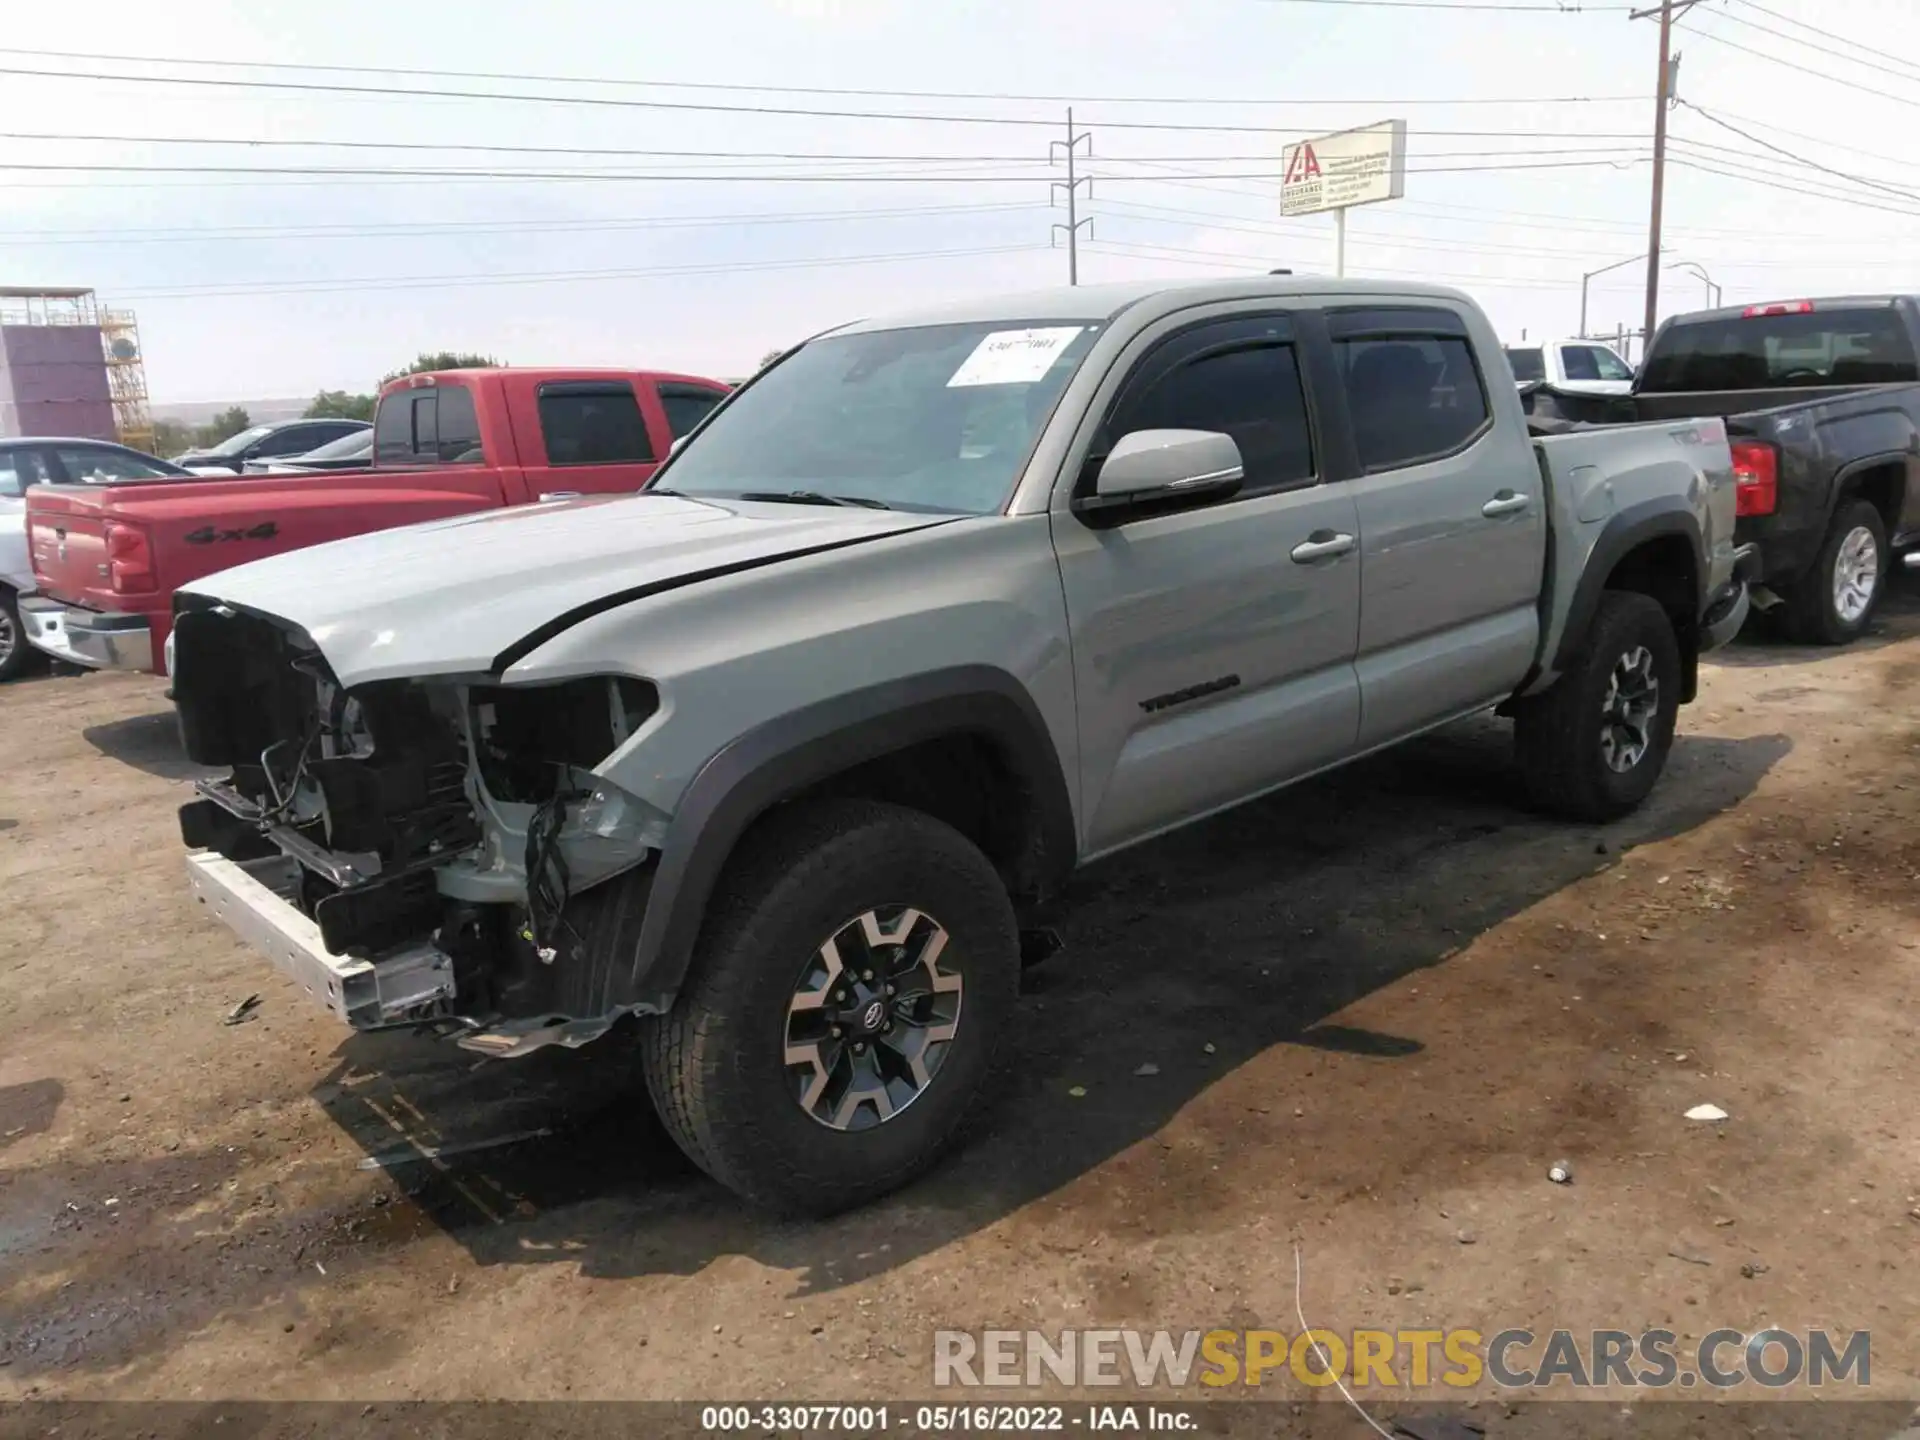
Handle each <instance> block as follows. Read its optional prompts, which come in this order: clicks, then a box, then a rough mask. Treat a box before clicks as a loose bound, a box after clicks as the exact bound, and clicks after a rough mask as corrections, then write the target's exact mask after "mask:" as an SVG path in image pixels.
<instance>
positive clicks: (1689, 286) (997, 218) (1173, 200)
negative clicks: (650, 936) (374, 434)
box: [0, 0, 1920, 404]
mask: <svg viewBox="0 0 1920 1440" xmlns="http://www.w3.org/2000/svg"><path fill="white" fill-rule="evenodd" d="M1646 3H1657V0H1646ZM0 47H3V48H0V193H3V194H4V203H0V285H42V284H44V285H86V286H92V287H93V288H94V289H96V290H97V291H98V292H99V294H100V296H101V298H102V300H103V301H104V302H106V303H108V304H110V305H113V306H115V307H117V308H130V309H132V310H134V311H135V312H136V313H137V315H138V318H139V324H140V332H141V339H142V344H143V348H144V351H145V357H146V369H147V378H148V385H149V389H150V392H151V394H152V396H153V399H154V401H155V402H156V403H157V404H168V403H176V404H177V403H187V402H206V401H230V400H238V401H242V402H244V401H245V400H247V399H251V398H268V397H283V396H292V395H305V394H310V393H313V392H315V391H318V390H320V389H323V388H324V389H346V390H352V391H365V390H370V389H372V388H373V387H374V385H375V384H376V383H377V381H378V378H379V376H380V375H381V374H383V373H384V372H386V371H389V370H392V369H395V368H397V367H398V366H400V365H401V364H403V363H405V362H406V361H408V360H410V359H411V358H412V357H413V356H414V355H415V354H416V353H418V352H421V351H428V350H443V349H456V350H471V351H479V352H482V353H486V354H491V355H495V356H497V357H499V358H500V359H502V360H504V361H506V362H508V363H512V364H579V365H590V364H591V365H624V366H634V367H639V368H666V369H675V370H681V371H688V372H692V373H696V374H706V375H715V376H721V377H732V376H738V375H742V374H745V373H749V372H751V370H752V369H753V368H754V367H755V365H756V363H757V362H758V360H759V358H760V357H761V355H763V354H764V353H765V352H766V351H768V350H769V349H771V348H774V347H778V346H784V345H788V344H791V343H794V342H795V341H798V340H800V339H803V338H805V337H806V336H807V335H810V334H813V333H815V332H817V331H819V330H821V329H824V328H826V327H828V326H831V325H834V324H836V323H839V322H842V321H846V320H850V319H854V318H858V317H862V316H868V315H874V314H881V313H885V312H886V311H888V310H892V309H901V308H908V307H918V306H920V305H923V304H925V303H928V302H932V301H938V300H942V299H946V298H950V297H954V296H960V295H972V294H987V293H992V292H994V291H1007V290H1023V289H1031V288H1035V287H1039V286H1044V285H1051V284H1058V283H1063V282H1064V281H1065V280H1066V279H1067V275H1068V255H1067V252H1066V249H1065V247H1064V244H1063V241H1062V236H1061V234H1060V232H1059V231H1058V230H1056V229H1055V227H1056V226H1058V225H1060V224H1062V223H1063V222H1064V221H1065V219H1066V215H1065V212H1064V210H1063V209H1062V208H1061V207H1060V202H1061V201H1062V200H1063V199H1064V196H1063V193H1062V191H1061V189H1060V188H1058V185H1057V182H1060V181H1063V180H1064V178H1065V166H1064V164H1063V163H1062V161H1063V157H1062V155H1061V153H1060V152H1061V150H1062V149H1063V148H1064V147H1063V146H1062V145H1060V144H1058V143H1056V142H1061V141H1064V140H1065V139H1066V137H1067V135H1068V133H1069V131H1068V109H1069V107H1071V109H1072V115H1073V122H1074V126H1075V131H1074V133H1076V134H1082V133H1083V134H1084V135H1085V136H1086V138H1085V139H1083V140H1081V141H1080V142H1079V144H1078V146H1077V147H1076V156H1077V158H1076V173H1078V174H1079V175H1081V176H1083V177H1086V176H1090V177H1091V181H1090V184H1089V185H1088V186H1084V187H1082V188H1081V190H1080V191H1079V192H1078V196H1077V199H1078V203H1079V206H1080V212H1079V213H1080V214H1081V215H1082V216H1083V217H1086V216H1090V217H1091V220H1092V223H1091V225H1090V226H1089V227H1087V228H1086V229H1085V230H1083V231H1082V233H1081V236H1080V247H1079V249H1080V253H1079V272H1080V278H1081V280H1082V281H1083V282H1097V281H1103V280H1122V279H1136V278H1149V277H1155V278H1157V277H1164V278H1167V279H1169V280H1182V279H1184V280H1202V279H1206V278H1211V277H1225V276H1231V275H1233V274H1235V273H1243V274H1247V273H1250V274H1258V273H1261V272H1264V271H1266V270H1269V269H1272V268H1275V267H1278V266H1288V267H1291V268H1292V269H1294V270H1295V271H1296V272H1299V273H1329V274H1330V273H1332V268H1333V220H1332V217H1330V216H1318V217H1308V218H1304V219H1294V220H1287V221H1282V220H1281V219H1280V214H1279V174H1280V154H1281V150H1282V148H1283V147H1284V146H1285V145H1286V144H1288V143H1290V142H1292V141H1295V140H1298V139H1301V138H1303V137H1306V136H1309V135H1313V134H1318V133H1324V132H1328V131H1333V130H1338V129H1342V128H1346V127H1350V126H1355V125H1364V124H1371V123H1374V122H1377V121H1381V120H1387V119H1404V120H1405V121H1406V122H1407V126H1408V136H1409V142H1408V162H1407V168H1408V175H1407V182H1406V193H1405V196H1404V198H1402V199H1400V200H1396V201H1390V202H1386V203H1382V204H1379V205H1374V206H1369V207H1365V208H1360V209H1355V210H1353V211H1352V212H1350V217H1349V221H1348V241H1347V269H1348V273H1349V274H1350V275H1378V276H1382V277H1390V278H1394V279H1423V280H1436V281H1440V282H1443V283H1447V284H1452V285H1457V286H1458V287H1460V288H1461V289H1463V290H1465V291H1467V292H1468V293H1469V294H1471V295H1473V296H1474V297H1475V298H1476V299H1477V300H1479V301H1480V302H1481V304H1483V305H1484V306H1485V307H1486V308H1487V310H1488V312H1489V314H1490V315H1491V316H1492V318H1493V321H1494V324H1495V326H1496V327H1497V328H1498V330H1499V331H1500V333H1501V334H1502V336H1503V337H1504V338H1505V339H1507V340H1508V341H1509V342H1515V341H1518V340H1520V339H1521V338H1522V336H1523V335H1524V336H1526V337H1528V338H1532V339H1535V340H1538V339H1540V338H1542V337H1546V336H1549V335H1564V334H1572V333H1575V332H1576V331H1577V329H1578V327H1579V323H1580V298H1581V279H1582V275H1583V274H1584V273H1586V272H1592V271H1596V270H1599V269H1601V267H1604V266H1608V265H1611V264H1613V263H1614V262H1619V261H1627V262H1632V263H1628V264H1626V265H1623V266H1621V267H1620V268H1617V269H1614V270H1612V271H1611V272H1609V273H1605V274H1601V275H1597V276H1595V277H1594V278H1593V279H1592V281H1591V283H1590V287H1589V299H1588V330H1589V332H1590V333H1595V332H1605V333H1611V332H1613V330H1614V329H1615V327H1616V326H1626V327H1632V326H1635V325H1637V324H1638V323H1639V320H1640V316H1641V313H1642V310H1643V307H1644V298H1643V297H1644V284H1645V268H1646V267H1645V262H1644V258H1640V259H1638V260H1636V259H1635V257H1636V256H1639V257H1644V254H1645V252H1646V250H1647V239H1648V231H1647V222H1648V206H1649V196H1650V188H1651V165H1650V163H1649V162H1650V158H1651V154H1652V139H1651V136H1652V128H1653V121H1654V111H1655V102H1654V98H1653V96H1654V86H1655V80H1656V75H1657V69H1658V66H1657V56H1658V27H1657V25H1656V24H1654V23H1652V22H1649V21H1647V20H1635V19H1632V18H1630V16H1629V14H1628V13H1627V8H1626V6H1625V5H1623V4H1613V3H1595V4H1585V3H1584V0H1583V3H1582V4H1581V5H1580V6H1578V7H1577V8H1576V7H1574V6H1572V5H1571V4H1564V3H1563V4H1556V3H1555V0H1478V3H1468V0H1179V3H1169V0H1100V3H1097V4H1096V3H1093V0H706V3H704V4H700V5H663V4H658V3H652V4H647V3H642V4H635V5H627V6H612V5H607V4H605V3H602V0H592V3H589V0H543V3H542V4H540V5H538V6H529V5H525V4H522V3H511V4H510V3H507V0H459V3H452V0H412V3H410V4H408V5H406V6H405V7H397V6H394V5H391V4H374V3H371V0H335V3H333V4H331V5H328V6H325V7H315V6H309V5H294V4H291V3H287V0H170V3H169V4H167V5H165V6H156V5H153V4H151V3H149V0H140V3H132V0H95V3H94V4H91V5H88V6H85V7H75V8H73V9H68V8H66V7H64V6H59V5H40V6H28V5H25V4H24V3H17V4H15V5H14V6H11V7H9V13H8V23H7V25H6V27H5V30H4V32H0ZM1674 48H1675V49H1676V50H1677V51H1678V52H1679V53H1680V56H1681V59H1680V65H1679V73H1678V94H1679V97H1680V100H1681V102H1682V103H1681V104H1680V105H1679V106H1678V107H1676V108H1675V109H1674V110H1672V111H1671V112H1670V127H1671V134H1672V137H1673V143H1672V149H1671V151H1670V164H1669V169H1668V176H1667V187H1666V228H1665V234H1664V237H1663V238H1664V245H1663V253H1662V264H1663V269H1662V274H1661V313H1662V314H1663V315H1665V314H1668V313H1671V312H1673V311H1675V310H1682V309H1692V308H1698V307H1700V306H1702V305H1703V304H1704V303H1706V300H1707V296H1708V289H1707V280H1706V279H1703V278H1702V277H1701V276H1700V275H1699V273H1698V272H1697V270H1696V269H1695V268H1693V267H1701V268H1704V269H1705V271H1706V272H1707V275H1708V276H1709V277H1711V280H1712V282H1713V283H1715V284H1717V285H1718V286H1719V287H1721V289H1722V291H1723V292H1724V300H1725V303H1729V304H1731V303H1736V302H1745V301H1758V300H1765V299H1774V298H1797V297H1799V296H1803V295H1820V294H1842V293H1848V292H1850V291H1884V290H1888V289H1900V288H1906V289H1913V288H1916V282H1920V155H1916V154H1915V153H1914V152H1912V151H1910V150H1908V149H1907V143H1906V140H1905V137H1907V136H1909V135H1911V134H1912V133H1913V129H1914V126H1915V125H1916V123H1920V5H1914V4H1913V3H1912V0H1822V3H1814V0H1701V3H1699V4H1697V5H1696V6H1695V7H1694V8H1693V9H1692V11H1691V12H1690V13H1689V14H1687V15H1686V16H1685V17H1683V18H1682V19H1681V20H1680V21H1679V22H1677V24H1676V28H1675V31H1674ZM378 67H395V68H389V69H380V68H378ZM401 72H413V73H401ZM422 72H430V73H422ZM183 81H192V82H194V83H181V82H183ZM369 91H371V92H374V93H367V92H369ZM394 92H401V93H394ZM419 92H439V93H424V94H423V93H419ZM447 92H462V93H460V94H457V95H455V94H449V93H447ZM511 96H518V97H530V98H518V99H513V98H504V97H511ZM992 97H1010V98H992ZM820 112H832V113H826V114H823V113H820ZM456 147H467V148H456ZM1089 152H1090V153H1089ZM342 171H344V172H348V173H330V172H342ZM221 172H225V173H221ZM370 172H372V173H370ZM1666 267H1677V268H1666Z"/></svg>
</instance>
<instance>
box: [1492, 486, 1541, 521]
mask: <svg viewBox="0 0 1920 1440" xmlns="http://www.w3.org/2000/svg"><path fill="white" fill-rule="evenodd" d="M1532 503H1533V497H1532V496H1530V495H1516V494H1514V493H1513V492H1512V491H1511V490H1502V491H1501V492H1500V493H1499V494H1498V495H1496V496H1494V497H1493V498H1492V499H1491V500H1489V501H1487V503H1486V504H1484V505H1482V506H1481V507H1480V513H1481V514H1482V515H1485V516H1486V517H1487V518H1488V519H1489V520H1491V519H1493V518H1494V517H1495V516H1497V515H1518V514H1519V513H1520V512H1521V511H1522V510H1524V509H1526V508H1527V506H1529V505H1531V504H1532Z"/></svg>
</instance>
